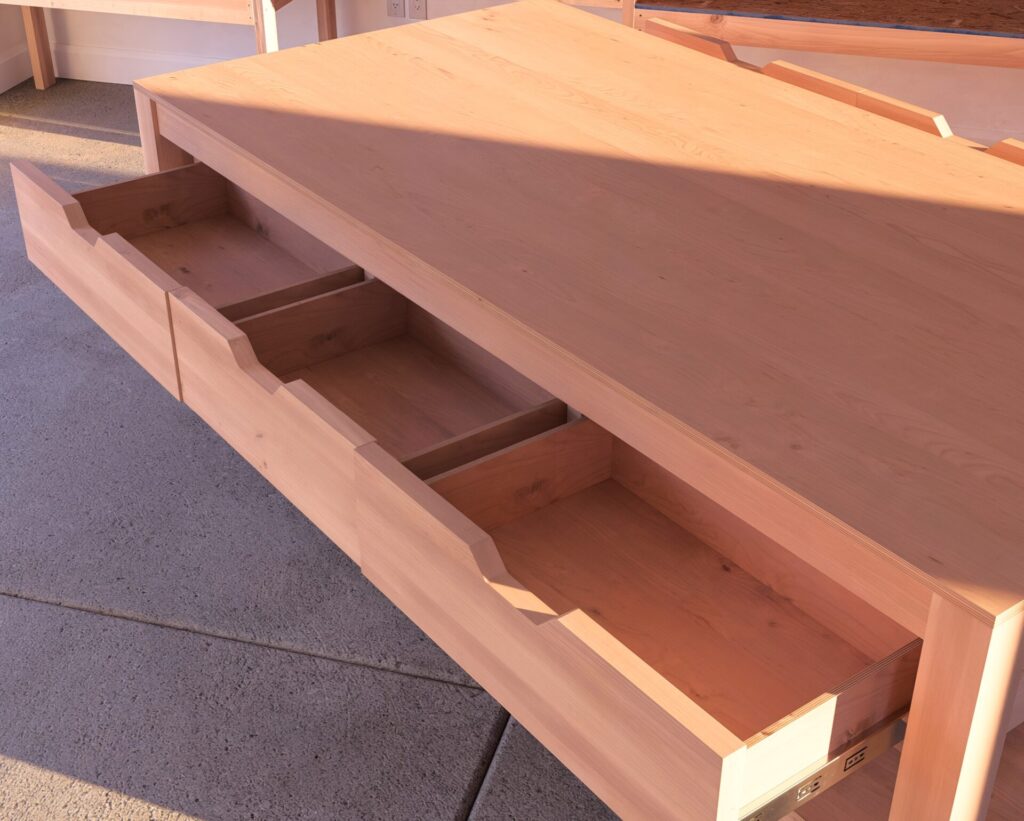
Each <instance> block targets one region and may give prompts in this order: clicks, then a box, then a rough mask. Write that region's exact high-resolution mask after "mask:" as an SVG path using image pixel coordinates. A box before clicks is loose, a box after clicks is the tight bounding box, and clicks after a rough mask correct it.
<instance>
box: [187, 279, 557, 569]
mask: <svg viewBox="0 0 1024 821" xmlns="http://www.w3.org/2000/svg"><path fill="white" fill-rule="evenodd" d="M170 304H171V318H172V323H173V327H174V337H175V348H176V351H177V358H178V367H179V373H180V378H181V393H182V399H183V401H184V402H185V403H186V404H187V405H188V406H189V407H191V408H192V409H193V410H195V411H196V412H197V413H198V414H199V415H200V416H201V417H202V418H203V419H205V420H206V421H207V422H208V423H209V424H210V426H211V427H212V428H214V429H215V430H216V431H217V432H218V433H220V434H221V436H222V437H223V438H224V439H225V440H226V441H227V442H228V443H229V444H231V445H232V446H233V447H234V448H235V449H236V450H237V451H238V452H239V453H241V454H242V456H244V457H245V458H246V459H247V460H248V461H249V462H250V463H251V464H253V465H254V466H255V467H257V469H259V470H260V471H261V472H262V473H264V474H265V475H266V476H267V478H268V479H270V480H271V481H272V482H273V483H274V485H275V486H276V487H277V488H278V489H279V490H280V491H281V492H282V493H284V495H285V496H287V497H288V498H289V499H290V500H292V502H293V503H294V504H295V505H296V506H297V507H298V508H299V509H300V510H302V511H303V513H305V514H306V515H307V516H308V517H309V518H310V519H311V520H312V521H313V523H314V524H316V525H317V526H318V527H320V529H321V530H323V531H324V532H325V533H326V534H327V535H328V536H329V537H330V538H331V539H333V540H334V541H335V542H336V543H337V544H338V545H339V546H340V547H341V548H342V549H344V550H345V551H346V552H347V553H348V554H349V555H350V556H351V557H352V558H353V559H354V560H355V561H356V562H359V561H360V546H359V545H358V543H357V539H356V533H355V526H354V517H355V511H354V504H355V503H354V498H355V493H356V487H355V479H354V468H353V458H354V450H355V448H356V447H357V446H358V445H361V444H364V443H368V442H373V441H379V443H380V444H381V445H382V446H383V447H385V448H387V449H388V451H389V452H391V453H393V454H395V455H396V456H397V457H398V458H400V459H402V460H405V461H406V462H407V463H408V465H409V467H410V469H412V470H414V471H416V472H417V473H420V474H422V475H428V474H430V473H433V472H437V471H440V470H445V469H448V468H450V467H453V466H456V465H459V464H462V463H464V462H467V461H471V460H473V459H476V458H478V457H480V456H482V455H484V454H487V453H491V452H493V451H495V450H499V449H501V448H503V447H506V446H507V445H509V444H512V443H513V442H517V441H520V440H522V439H525V438H528V437H530V436H533V435H534V434H537V433H540V432H542V431H545V430H548V429H550V428H553V427H555V426H557V425H559V424H562V423H564V422H565V419H566V407H565V405H564V404H563V403H562V402H559V401H557V400H555V399H554V398H553V397H552V396H551V395H550V394H548V393H547V392H546V391H543V390H542V389H540V388H538V387H537V386H536V385H534V384H533V383H532V382H529V381H528V380H526V379H524V378H523V377H522V376H520V375H519V374H518V373H516V372H515V371H513V370H511V369H510V368H508V367H507V366H505V365H504V364H502V363H501V362H499V361H498V360H496V359H495V358H494V357H492V356H490V354H487V353H486V352H485V351H483V350H482V349H481V348H479V347H477V346H476V345H474V344H473V343H471V342H470V341H469V340H467V339H466V338H465V337H463V336H461V335H459V334H457V333H455V332H454V331H452V330H451V329H450V328H448V327H447V326H446V325H444V324H443V323H440V322H438V321H437V320H435V319H434V318H433V317H431V316H430V315H428V314H426V313H424V312H423V311H421V310H420V309H419V308H417V307H416V306H414V305H412V304H411V303H409V302H408V301H407V300H406V299H405V298H404V297H402V296H401V295H399V294H398V293H397V292H395V291H393V290H392V289H391V288H389V287H388V286H387V285H385V284H384V283H383V282H381V281H380V280H377V279H370V280H366V281H363V282H359V283H356V284H353V285H348V286H345V287H343V288H339V289H337V290H334V291H329V292H327V293H324V294H319V295H317V296H314V297H310V298H308V299H303V300H299V301H297V302H294V303H292V304H290V305H286V306H282V307H279V308H275V309H272V310H269V311H265V312H262V313H259V314H256V315H254V316H251V317H247V318H245V319H242V320H239V321H238V322H231V321H230V320H228V319H227V318H226V317H224V316H223V315H222V314H221V313H218V312H217V311H215V310H214V309H213V307H212V306H210V305H209V304H208V303H207V302H206V301H205V300H203V299H202V298H201V297H200V296H199V295H198V294H196V293H195V292H193V291H191V290H190V289H187V288H181V289H178V290H176V291H174V292H173V293H172V294H171V298H170Z"/></svg>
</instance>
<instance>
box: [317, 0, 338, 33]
mask: <svg viewBox="0 0 1024 821" xmlns="http://www.w3.org/2000/svg"><path fill="white" fill-rule="evenodd" d="M316 29H317V33H318V34H319V36H320V42H321V43H322V42H323V41H324V40H333V39H334V38H335V37H337V36H338V8H337V6H336V5H335V4H334V0H316Z"/></svg>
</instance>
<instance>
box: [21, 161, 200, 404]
mask: <svg viewBox="0 0 1024 821" xmlns="http://www.w3.org/2000/svg"><path fill="white" fill-rule="evenodd" d="M11 172H12V175H13V178H14V190H15V194H16V196H17V201H18V211H19V214H20V216H21V227H22V231H23V232H24V235H25V247H26V250H27V252H28V257H29V259H30V260H32V262H33V263H34V264H35V265H36V266H37V267H38V268H39V269H40V270H41V271H42V272H43V273H44V274H46V276H47V277H49V278H50V279H51V280H52V281H53V282H54V284H55V285H57V287H58V288H60V289H61V290H62V291H63V292H64V293H65V294H67V296H68V297H69V298H70V299H71V300H72V301H73V302H74V303H75V304H76V305H78V307H80V308H81V309H82V310H83V311H85V313H86V314H88V316H89V317H90V318H91V319H92V320H93V321H94V322H96V324H98V325H99V326H100V327H101V328H103V330H104V331H106V332H107V333H108V334H109V335H110V337H111V338H112V339H113V340H114V341H115V342H117V343H118V344H119V345H120V346H121V347H122V348H124V349H125V351H127V352H128V353H129V354H130V355H131V356H132V357H133V358H134V359H135V360H136V361H137V362H138V363H139V364H140V365H142V367H143V368H145V369H146V370H147V371H148V372H149V373H150V374H151V375H152V376H153V378H155V379H156V380H157V381H158V382H159V383H160V384H161V385H163V386H164V387H165V388H167V390H169V391H170V392H171V393H172V394H174V395H175V396H178V397H180V392H179V389H178V378H177V372H176V368H175V363H174V347H173V344H172V340H171V328H170V319H169V314H168V302H167V293H168V292H169V291H170V290H171V289H172V288H174V287H176V285H177V283H175V282H174V280H172V279H171V278H170V277H169V276H167V275H166V274H165V273H164V272H163V271H162V270H161V269H160V268H158V267H157V266H156V265H154V264H153V263H152V262H150V261H149V260H148V259H147V258H146V257H145V256H143V255H142V254H141V253H140V252H139V251H137V250H136V249H135V248H133V247H132V246H131V245H130V244H129V243H128V242H126V241H125V240H124V239H122V238H121V237H120V236H118V235H116V234H113V235H109V236H101V235H100V234H99V233H98V232H97V231H95V230H94V229H93V228H92V227H91V226H90V225H89V223H88V222H87V221H86V218H85V214H84V213H83V210H82V206H81V204H80V203H79V202H78V201H77V200H75V199H74V198H73V197H72V196H71V195H70V194H68V193H67V192H66V191H64V190H63V189H61V188H60V186H58V185H57V184H56V183H54V182H53V181H52V180H50V179H49V178H48V177H46V176H45V175H44V174H42V173H41V172H40V171H39V170H38V169H36V168H35V167H33V166H32V165H31V164H29V163H20V162H15V163H12V166H11Z"/></svg>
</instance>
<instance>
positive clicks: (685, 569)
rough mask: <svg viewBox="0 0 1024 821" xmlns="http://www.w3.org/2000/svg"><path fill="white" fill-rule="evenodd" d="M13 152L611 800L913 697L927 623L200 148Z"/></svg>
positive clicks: (664, 796) (219, 414) (158, 365)
mask: <svg viewBox="0 0 1024 821" xmlns="http://www.w3.org/2000/svg"><path fill="white" fill-rule="evenodd" d="M14 174H15V184H16V190H17V195H18V202H19V208H20V210H21V214H22V221H23V226H24V228H25V236H26V243H27V245H28V249H29V254H30V256H31V258H32V259H33V261H35V262H36V264H37V265H39V267H40V268H42V269H43V270H44V272H46V273H47V274H48V275H49V276H50V277H51V278H52V279H53V280H54V281H55V282H56V283H57V284H58V285H59V286H60V287H61V288H63V289H64V290H65V292H66V293H67V294H68V295H69V296H70V297H71V298H72V299H73V300H74V301H75V302H77V303H78V304H79V305H80V306H82V307H83V309H85V310H86V311H87V312H88V313H89V315H90V316H92V317H93V318H94V319H95V320H96V321H97V322H98V323H99V324H100V325H102V326H103V327H104V328H105V329H106V330H107V331H108V332H109V333H110V335H111V336H112V337H113V338H114V339H115V340H117V341H118V342H119V343H120V344H121V345H122V346H123V347H124V348H125V349H126V350H127V351H128V352H129V353H131V354H132V355H133V356H134V357H135V358H136V359H137V360H138V361H139V362H140V363H141V364H143V366H144V367H146V368H147V370H149V372H150V373H152V374H153V375H154V376H155V377H156V378H157V379H159V380H160V381H161V383H162V384H164V385H165V386H166V387H167V388H168V389H169V390H171V391H172V392H174V393H175V394H176V395H178V396H179V397H180V398H181V399H182V400H183V401H184V402H186V403H187V404H188V405H189V407H191V408H192V409H193V410H194V411H195V412H196V413H198V414H199V415H200V416H201V417H202V418H203V419H205V420H206V421H207V422H208V423H209V424H210V425H211V427H213V428H214V429H215V430H217V431H218V432H219V433H220V434H221V435H222V436H223V437H224V438H225V439H226V440H227V441H228V442H229V443H230V444H231V445H232V446H233V447H234V448H235V449H236V450H237V451H238V452H239V453H241V454H242V455H243V456H244V457H245V458H246V459H247V460H248V461H249V462H250V463H251V464H253V465H254V466H255V467H256V468H257V469H258V470H260V471H261V472H262V473H263V474H264V475H265V476H266V477H267V478H268V479H269V480H270V481H271V482H272V483H273V484H274V485H275V486H276V487H277V488H278V489H279V490H280V491H281V492H282V493H283V494H284V495H285V496H287V497H288V498H289V499H290V500H291V501H292V502H293V503H294V504H295V505H296V506H297V507H298V508H299V509H300V510H302V511H303V512H304V513H305V514H306V515H307V516H308V517H309V518H310V519H311V520H312V521H313V522H314V523H315V524H316V525H317V526H319V527H320V528H321V529H322V530H323V531H324V532H325V533H326V534H327V535H328V536H329V537H330V538H331V539H332V540H334V541H335V542H336V543H337V544H338V545H339V546H340V547H341V548H343V549H344V550H345V551H346V552H348V553H349V555H351V556H352V557H353V558H354V559H355V560H356V561H357V562H358V563H359V564H360V565H361V566H362V568H363V571H364V572H365V573H366V575H367V576H368V577H369V578H370V579H371V580H372V581H373V582H374V583H375V584H376V585H377V586H378V587H379V588H380V589H381V590H383V591H384V592H385V593H386V594H387V595H388V596H389V597H390V598H391V599H392V600H393V601H394V602H395V603H396V604H398V606H399V607H401V608H402V609H403V610H404V611H405V612H406V613H407V614H409V615H410V616H411V617H412V618H413V619H414V621H416V622H417V623H418V624H419V625H420V626H421V627H423V628H424V629H425V630H426V631H427V632H428V633H429V634H430V635H431V636H432V637H433V638H434V639H435V640H436V641H438V643H439V644H441V646H442V647H444V648H445V649H446V650H447V651H448V652H449V653H450V654H451V655H452V656H453V657H454V658H455V659H456V660H457V661H458V662H460V663H461V664H462V665H463V666H464V667H465V668H466V669H467V670H468V671H469V672H470V674H472V675H473V676H474V677H476V678H477V679H478V680H479V681H480V682H481V683H482V684H483V685H484V686H485V687H487V689H488V690H489V691H490V692H492V693H493V694H494V695H495V696H496V697H497V698H499V700H501V701H502V702H503V703H504V704H505V705H506V706H507V707H508V708H509V709H510V710H511V711H512V712H513V713H514V714H515V715H516V716H517V717H518V718H519V719H520V720H522V721H523V723H524V724H525V725H526V726H527V727H528V728H529V729H530V730H531V731H532V732H533V733H534V734H535V735H537V736H538V737H539V738H540V739H541V740H542V741H543V742H544V743H545V744H546V745H547V746H548V747H549V748H551V749H552V750H553V751H554V752H555V753H556V754H557V755H558V756H559V757H560V758H562V760H563V761H565V762H566V763H567V764H568V765H569V766H570V767H571V768H572V769H574V770H575V771H576V772H577V774H578V775H580V777H581V778H583V780H585V781H586V782H587V783H588V784H590V785H591V786H592V787H593V788H595V789H596V790H597V791H598V792H599V793H600V794H601V795H602V797H604V798H605V800H607V801H608V802H609V803H610V804H611V805H612V806H613V807H614V808H615V809H616V810H617V811H618V812H620V813H621V814H624V815H627V816H630V817H643V818H680V817H681V818H719V819H730V820H731V821H735V819H739V818H744V817H746V816H747V815H749V814H750V813H752V812H754V811H756V809H757V808H758V807H760V806H762V805H764V804H766V803H768V802H769V801H770V800H771V799H772V798H773V796H774V795H775V794H776V793H777V792H778V791H779V789H780V788H781V787H782V786H783V785H786V784H787V783H790V782H794V780H795V781H796V783H799V782H800V781H801V779H803V778H804V777H813V774H814V773H815V771H816V769H817V768H819V767H820V766H821V765H822V764H823V763H824V762H825V761H827V760H828V759H829V758H830V757H831V756H833V755H835V754H836V753H837V751H841V750H843V749H845V748H846V747H847V745H849V744H850V743H851V742H854V741H857V740H858V739H860V738H862V737H864V736H865V734H866V733H868V731H870V730H871V729H872V728H873V727H876V726H877V725H878V724H879V723H881V722H884V721H886V720H888V719H891V718H892V717H893V716H896V715H899V714H900V713H902V712H903V711H905V710H906V708H907V706H908V704H909V701H910V697H911V692H912V688H913V683H914V678H915V675H916V670H917V662H918V657H919V652H920V642H919V640H917V639H916V638H915V637H913V636H911V635H909V634H907V633H906V632H905V631H904V630H903V629H902V628H900V627H899V626H897V625H896V624H894V623H893V622H891V621H890V620H888V619H887V618H885V617H884V616H882V615H881V614H879V613H878V612H876V611H874V610H872V609H871V608H870V607H869V606H867V605H866V604H865V603H863V602H862V601H860V600H859V599H857V598H855V597H853V596H852V595H851V594H849V593H848V592H847V591H845V590H844V589H842V588H841V587H839V586H838V585H836V584H835V583H833V582H831V581H830V580H829V579H827V578H826V577H824V576H823V575H821V574H820V573H818V572H817V571H815V570H814V569H813V568H811V567H810V566H808V565H806V564H804V563H803V562H801V561H800V560H799V559H797V558H796V557H794V556H793V555H792V554H790V553H789V552H788V551H786V550H785V549H783V548H781V547H780V546H779V545H777V544H775V543H773V542H771V541H770V540H769V539H767V538H766V537H765V536H763V535H762V534H760V533H758V532H757V531H755V530H753V529H752V528H750V527H749V526H748V525H746V524H745V523H744V522H742V521H740V520H738V519H736V518H735V517H734V516H732V515H731V514H730V513H729V512H728V511H726V510H725V509H723V508H721V507H719V506H718V505H716V504H714V503H713V502H711V501H710V500H708V499H707V498H705V497H703V496H701V495H700V494H699V493H697V492H696V491H695V490H694V489H693V488H692V487H691V486H689V485H688V484H687V483H686V482H684V481H682V480H681V479H679V478H678V477H676V476H674V475H672V474H670V473H668V472H666V471H665V470H664V469H662V468H660V467H659V466H658V465H657V464H656V463H655V462H653V461H651V460H650V459H649V458H647V457H646V456H644V455H642V454H641V453H639V452H638V451H636V450H634V449H632V448H631V447H629V446H628V445H627V444H626V443H625V442H623V441H621V440H620V439H618V438H616V437H615V436H613V435H612V434H611V433H609V432H608V431H605V430H603V429H602V428H600V427H599V426H598V425H596V424H595V423H594V422H592V421H590V420H588V419H585V418H582V417H580V416H579V415H578V414H576V413H573V412H572V411H570V410H569V409H567V408H566V406H565V405H564V404H563V403H562V402H561V401H559V400H558V399H557V398H556V397H554V396H552V395H551V394H550V393H548V392H547V391H545V390H544V389H542V388H540V387H539V386H537V385H535V384H534V383H532V382H531V381H530V380H529V379H527V378H525V377H524V376H523V375H521V374H519V373H517V372H516V371H514V370H513V369H511V368H510V367H508V366H507V365H505V364H504V363H503V362H501V361H500V360H498V359H497V358H495V357H494V356H492V355H491V354H489V353H488V352H487V351H485V350H484V349H483V348H481V347H479V346H478V345H476V344H474V343H472V342H471V341H470V340H468V339H467V338H465V337H463V336H462V335H460V334H459V333H458V332H457V331H456V330H454V329H453V328H450V327H448V326H446V325H445V324H444V323H442V322H440V321H439V320H438V319H436V318H435V317H433V316H431V315H430V314H429V313H427V312H426V311H424V310H422V309H421V308H420V307H418V306H417V305H415V304H413V303H411V302H410V301H409V300H407V299H406V298H404V297H403V296H402V295H401V294H399V293H397V292H396V291H394V290H392V289H391V288H390V287H388V286H387V285H386V284H385V283H384V282H382V281H381V280H379V279H374V278H373V277H368V276H366V275H365V274H364V272H363V271H362V270H361V269H359V268H358V267H356V266H354V265H353V264H352V263H350V262H349V261H348V260H347V259H345V258H344V257H342V256H340V255H339V254H337V253H336V252H334V251H333V250H332V249H330V248H328V247H326V246H324V245H323V244H322V243H320V242H318V241H317V240H315V239H313V238H312V237H310V236H309V235H308V234H306V233H305V232H303V231H301V230H300V229H298V228H297V227H296V226H294V225H293V224H292V223H290V222H289V221H288V220H286V219H284V218H283V217H282V216H280V215H278V214H276V213H275V212H273V211H272V210H271V209H269V208H267V207H266V206H265V205H263V204H261V203H260V202H258V201H256V200H254V199H253V198H252V197H250V196H249V195H248V194H246V193H245V192H244V191H242V190H241V189H239V188H237V187H236V186H234V185H232V184H231V183H230V182H228V181H226V180H225V179H224V178H222V177H220V176H218V175H217V174H215V173H214V172H213V171H211V170H210V169H209V168H206V167H205V166H202V165H200V164H197V165H192V166H187V167H184V168H181V169H177V170H175V171H171V172H166V173H163V174H156V175H152V176H149V177H144V178H142V179H139V180H135V181H132V182H128V183H123V184H120V185H114V186H109V187H105V188H101V189H96V190H94V191H90V192H85V193H82V194H78V195H74V196H72V195H69V194H67V193H66V192H64V191H62V190H61V189H60V188H59V187H58V186H56V185H55V184H54V183H53V182H52V181H50V180H48V179H46V178H45V176H43V175H42V174H40V173H39V172H38V171H37V170H36V169H34V168H32V167H31V166H28V165H18V166H16V167H15V171H14Z"/></svg>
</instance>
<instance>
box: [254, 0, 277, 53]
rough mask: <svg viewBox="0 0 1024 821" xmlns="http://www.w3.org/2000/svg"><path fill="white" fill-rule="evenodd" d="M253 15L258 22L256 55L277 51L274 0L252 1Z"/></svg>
mask: <svg viewBox="0 0 1024 821" xmlns="http://www.w3.org/2000/svg"><path fill="white" fill-rule="evenodd" d="M252 14H253V19H254V20H255V21H256V53H257V54H266V53H267V52H270V51H277V50H278V48H279V46H278V43H277V9H275V8H274V4H273V2H272V0H252Z"/></svg>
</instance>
